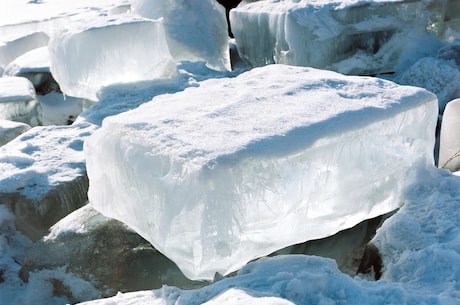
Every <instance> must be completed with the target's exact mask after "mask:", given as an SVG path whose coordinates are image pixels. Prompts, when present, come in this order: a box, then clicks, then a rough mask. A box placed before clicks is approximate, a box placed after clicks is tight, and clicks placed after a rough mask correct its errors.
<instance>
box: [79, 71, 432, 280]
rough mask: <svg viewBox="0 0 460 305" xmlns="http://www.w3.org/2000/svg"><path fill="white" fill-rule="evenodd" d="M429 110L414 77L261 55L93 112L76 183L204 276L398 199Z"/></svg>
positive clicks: (424, 154) (427, 142)
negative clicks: (242, 69) (83, 171)
mask: <svg viewBox="0 0 460 305" xmlns="http://www.w3.org/2000/svg"><path fill="white" fill-rule="evenodd" d="M436 121H437V100H436V96H435V95H434V94H432V93H430V92H428V91H426V90H424V89H421V88H416V87H404V86H399V85H397V84H395V83H392V82H389V81H384V80H381V79H375V78H370V77H351V76H348V77H347V76H344V75H341V74H338V73H334V72H330V71H322V70H317V69H313V68H304V67H293V66H285V65H269V66H266V67H263V68H256V69H253V70H251V71H249V72H246V73H244V74H241V75H239V76H237V77H235V78H229V79H219V80H208V81H205V82H202V83H201V85H200V87H199V88H189V89H186V90H185V91H183V92H179V93H176V94H174V95H161V96H157V97H156V98H154V99H153V100H152V102H150V103H147V104H143V105H141V106H140V107H139V108H137V109H135V110H133V111H129V112H126V113H123V114H120V115H117V116H113V117H109V118H106V119H105V120H104V122H103V125H102V128H101V129H99V130H98V131H96V132H95V133H94V134H93V136H91V137H90V138H89V139H88V140H87V141H86V142H85V156H86V159H87V170H88V177H89V180H90V187H89V192H88V196H89V200H90V203H91V204H92V205H93V206H94V207H95V208H96V209H97V210H99V211H100V212H101V213H103V214H104V215H106V216H109V217H113V218H116V219H118V220H121V221H122V222H124V223H126V224H128V225H129V226H130V227H132V228H133V229H135V230H136V231H137V232H138V233H139V234H140V235H142V236H143V237H144V238H145V239H147V240H148V241H150V242H151V243H152V244H153V245H154V247H155V248H156V249H158V250H159V251H161V252H162V253H164V254H165V255H166V256H168V257H169V258H170V259H172V260H173V261H174V262H175V263H176V264H177V265H178V266H179V268H181V269H182V271H183V272H184V273H185V274H186V275H187V276H188V277H190V278H192V279H211V278H213V276H214V274H215V272H219V273H222V274H228V273H229V272H231V271H234V270H237V269H238V268H240V267H241V266H243V265H244V264H245V263H247V262H248V261H250V260H252V259H254V258H257V257H261V256H264V255H267V254H269V253H271V252H273V251H275V250H277V249H280V248H283V247H285V246H289V245H292V244H296V243H299V242H303V241H306V240H311V239H318V238H321V237H325V236H329V235H332V234H334V233H336V232H338V231H340V230H343V229H346V228H349V227H352V226H354V225H356V224H357V223H359V222H361V221H362V220H364V219H367V218H371V217H375V216H377V215H381V214H384V213H387V212H389V211H391V210H394V209H396V208H398V207H399V206H400V205H401V202H400V192H401V189H402V188H403V187H404V185H405V183H406V181H405V180H404V178H403V177H404V175H405V174H406V172H409V171H411V170H412V169H414V168H416V167H417V164H422V165H426V164H427V163H428V164H430V166H431V165H432V163H433V146H434V131H435V126H436ZM422 165H420V166H422Z"/></svg>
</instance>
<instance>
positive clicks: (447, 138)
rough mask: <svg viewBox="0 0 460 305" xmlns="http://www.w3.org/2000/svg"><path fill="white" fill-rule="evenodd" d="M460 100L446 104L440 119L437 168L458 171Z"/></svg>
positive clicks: (459, 163)
mask: <svg viewBox="0 0 460 305" xmlns="http://www.w3.org/2000/svg"><path fill="white" fill-rule="evenodd" d="M459 118H460V99H455V100H453V101H451V102H450V103H448V104H447V106H446V110H445V111H444V115H443V117H442V125H441V134H440V143H439V162H438V166H439V167H442V168H447V169H449V170H450V171H452V172H455V171H458V170H460V141H459V138H460V137H459V135H460V119H459Z"/></svg>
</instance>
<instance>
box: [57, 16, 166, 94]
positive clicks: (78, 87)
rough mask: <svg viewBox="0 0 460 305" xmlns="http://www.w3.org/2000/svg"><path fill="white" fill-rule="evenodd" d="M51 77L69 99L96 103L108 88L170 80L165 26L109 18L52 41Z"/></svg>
mask: <svg viewBox="0 0 460 305" xmlns="http://www.w3.org/2000/svg"><path fill="white" fill-rule="evenodd" d="M50 56H51V72H52V74H53V76H54V78H55V79H56V81H57V82H58V83H59V85H60V87H61V90H62V91H63V92H64V93H65V94H68V95H70V96H75V97H83V98H87V99H90V100H98V97H97V92H98V91H99V90H100V89H101V88H103V87H104V86H108V85H112V84H116V83H129V82H136V81H145V80H152V79H161V78H171V77H173V76H174V75H175V65H174V64H173V63H172V61H171V57H170V53H169V50H168V47H167V44H166V40H165V36H164V31H163V25H162V23H161V21H158V20H157V21H153V20H147V19H142V18H137V17H132V16H129V15H120V16H118V17H116V18H115V17H113V16H107V17H105V18H102V17H100V18H97V19H95V20H94V21H93V22H88V23H87V24H85V25H84V26H83V27H77V28H75V29H70V30H67V31H65V32H62V33H61V34H60V35H56V36H54V37H53V38H52V39H51V41H50Z"/></svg>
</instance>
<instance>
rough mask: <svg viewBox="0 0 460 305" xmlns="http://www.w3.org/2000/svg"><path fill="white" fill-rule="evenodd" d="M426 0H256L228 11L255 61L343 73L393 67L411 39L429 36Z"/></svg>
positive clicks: (244, 51) (243, 48)
mask: <svg viewBox="0 0 460 305" xmlns="http://www.w3.org/2000/svg"><path fill="white" fill-rule="evenodd" d="M425 6H426V3H423V1H412V0H409V1H391V0H390V1H385V0H382V1H359V0H350V1H329V0H327V1H325V0H315V1H306V0H300V1H281V2H280V1H274V0H271V1H258V2H254V3H250V4H247V5H244V6H240V7H238V8H236V9H234V10H232V11H230V20H231V25H232V31H233V34H234V36H235V39H236V42H237V45H238V50H239V52H240V54H241V57H242V58H243V59H244V60H246V61H247V62H248V63H250V64H251V65H252V66H263V65H266V64H270V63H281V64H291V65H298V66H311V67H316V68H322V69H329V70H334V71H338V72H341V73H345V74H378V73H383V72H392V71H395V66H396V65H397V64H398V60H399V58H400V56H401V54H402V53H403V51H404V49H405V48H406V47H407V46H408V44H407V41H411V40H415V39H416V38H417V37H418V36H420V35H426V31H425V29H426V27H427V25H428V24H430V22H434V21H431V20H430V17H431V16H432V15H431V14H429V13H428V11H427V10H426V9H425Z"/></svg>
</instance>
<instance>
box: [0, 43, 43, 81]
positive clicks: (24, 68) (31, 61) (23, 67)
mask: <svg viewBox="0 0 460 305" xmlns="http://www.w3.org/2000/svg"><path fill="white" fill-rule="evenodd" d="M50 65H51V61H50V56H49V52H48V46H45V47H41V48H37V49H33V50H31V51H29V52H26V53H24V54H23V55H21V56H19V57H18V58H16V59H15V60H13V61H12V62H11V63H10V64H9V65H8V66H7V67H6V68H5V71H4V72H3V73H4V74H5V75H9V76H16V75H18V74H24V73H31V72H34V73H39V72H48V73H49V72H50Z"/></svg>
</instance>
